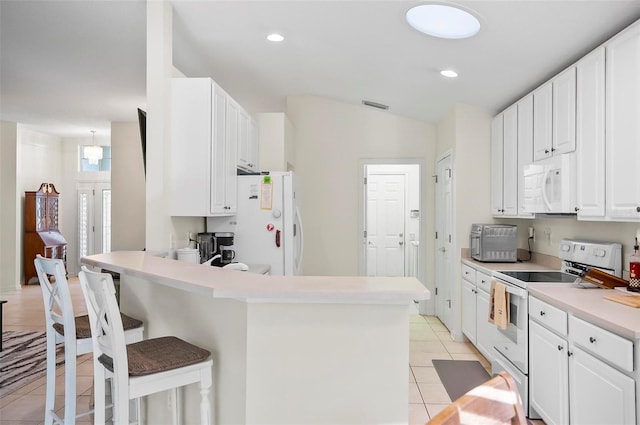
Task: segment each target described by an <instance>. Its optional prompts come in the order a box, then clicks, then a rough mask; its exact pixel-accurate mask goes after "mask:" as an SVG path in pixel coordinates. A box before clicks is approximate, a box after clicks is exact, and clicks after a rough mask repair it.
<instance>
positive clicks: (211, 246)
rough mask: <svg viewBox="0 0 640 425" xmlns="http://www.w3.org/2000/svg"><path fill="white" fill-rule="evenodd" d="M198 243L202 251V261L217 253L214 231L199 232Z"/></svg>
mask: <svg viewBox="0 0 640 425" xmlns="http://www.w3.org/2000/svg"><path fill="white" fill-rule="evenodd" d="M196 243H197V244H198V245H197V247H198V250H199V251H200V263H204V262H207V261H209V260H210V259H211V258H212V257H213V256H214V255H215V251H216V245H215V240H214V237H213V233H206V232H205V233H198V236H197V238H196Z"/></svg>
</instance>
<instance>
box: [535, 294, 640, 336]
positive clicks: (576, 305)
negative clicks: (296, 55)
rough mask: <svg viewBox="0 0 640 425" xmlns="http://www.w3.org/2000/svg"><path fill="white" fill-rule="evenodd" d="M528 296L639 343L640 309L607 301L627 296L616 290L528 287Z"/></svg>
mask: <svg viewBox="0 0 640 425" xmlns="http://www.w3.org/2000/svg"><path fill="white" fill-rule="evenodd" d="M528 289H529V295H532V296H535V297H536V298H539V299H541V300H542V301H545V302H547V303H549V304H551V305H553V306H555V307H558V308H560V309H561V310H563V311H566V312H569V313H571V314H573V315H574V316H576V317H579V318H581V319H584V320H586V321H588V322H591V323H593V324H595V325H598V326H600V327H602V328H604V329H607V330H610V331H611V332H614V333H616V334H618V335H620V336H623V337H625V338H629V339H633V340H639V339H640V308H634V307H629V306H626V305H624V304H620V303H617V302H615V301H611V300H606V299H604V298H603V297H604V296H605V295H612V294H627V293H628V292H627V291H619V290H615V289H602V288H590V289H584V288H582V287H581V286H579V285H577V284H568V285H556V284H534V283H532V284H529V285H528Z"/></svg>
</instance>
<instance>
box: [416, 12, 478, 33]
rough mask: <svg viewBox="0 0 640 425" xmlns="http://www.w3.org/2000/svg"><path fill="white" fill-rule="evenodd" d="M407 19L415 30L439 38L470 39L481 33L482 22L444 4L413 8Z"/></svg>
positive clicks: (467, 13)
mask: <svg viewBox="0 0 640 425" xmlns="http://www.w3.org/2000/svg"><path fill="white" fill-rule="evenodd" d="M406 18H407V22H408V23H409V25H411V26H412V27H413V28H415V29H417V30H418V31H420V32H423V33H425V34H427V35H431V36H434V37H439V38H468V37H472V36H474V35H476V34H477V33H478V31H480V21H478V19H477V18H476V17H475V16H473V15H472V14H471V13H469V12H467V11H464V10H462V9H458V8H457V7H453V6H446V5H443V4H423V5H420V6H416V7H413V8H411V9H409V11H408V12H407V15H406Z"/></svg>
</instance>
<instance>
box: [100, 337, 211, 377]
mask: <svg viewBox="0 0 640 425" xmlns="http://www.w3.org/2000/svg"><path fill="white" fill-rule="evenodd" d="M210 354H211V353H210V352H209V351H207V350H205V349H204V348H200V347H197V346H195V345H193V344H189V343H188V342H186V341H183V340H181V339H180V338H176V337H175V336H165V337H161V338H153V339H147V340H144V341H140V342H135V343H133V344H129V345H127V361H128V362H129V376H143V375H150V374H152V373H158V372H164V371H167V370H172V369H177V368H180V367H184V366H189V365H192V364H196V363H200V362H203V361H205V360H207V359H208V358H209V355H210ZM98 361H99V362H100V363H102V365H103V366H104V367H105V368H106V369H107V370H109V371H110V372H113V359H111V357H109V356H107V355H106V354H102V355H101V356H100V357H98Z"/></svg>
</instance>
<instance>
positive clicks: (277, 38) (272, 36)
mask: <svg viewBox="0 0 640 425" xmlns="http://www.w3.org/2000/svg"><path fill="white" fill-rule="evenodd" d="M267 40H269V41H273V42H274V43H278V42H280V41H282V40H284V37H283V36H281V35H280V34H276V33H274V34H269V35H268V36H267Z"/></svg>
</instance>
